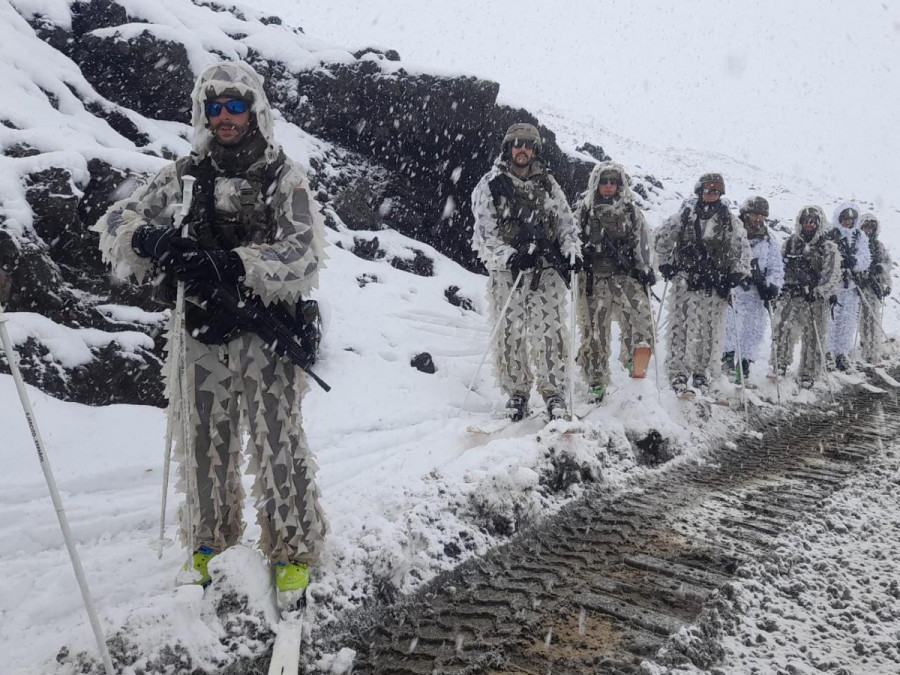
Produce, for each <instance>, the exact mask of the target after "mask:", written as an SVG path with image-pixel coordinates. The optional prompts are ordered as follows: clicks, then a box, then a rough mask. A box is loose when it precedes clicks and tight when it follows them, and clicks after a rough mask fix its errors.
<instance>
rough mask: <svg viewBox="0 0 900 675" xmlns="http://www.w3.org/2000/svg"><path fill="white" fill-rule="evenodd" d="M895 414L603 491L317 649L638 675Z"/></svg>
mask: <svg viewBox="0 0 900 675" xmlns="http://www.w3.org/2000/svg"><path fill="white" fill-rule="evenodd" d="M898 413H900V404H898V401H897V398H896V396H895V395H893V394H891V395H889V396H881V397H877V396H874V395H871V394H867V393H865V392H855V393H852V394H847V395H845V396H844V397H843V398H842V399H839V401H838V406H836V407H832V408H829V409H827V410H815V409H810V408H809V407H798V408H795V409H792V410H790V411H785V412H781V413H779V414H778V415H777V416H776V417H774V418H773V417H769V418H767V419H764V420H763V419H757V420H756V421H755V426H756V428H757V431H758V432H759V433H760V434H761V436H758V435H754V434H748V435H746V436H744V437H742V438H741V439H738V440H737V441H736V442H734V443H725V444H723V445H722V446H721V447H719V448H717V449H714V450H711V451H709V452H707V453H704V454H703V455H702V456H701V457H698V458H696V459H695V460H686V461H682V462H681V464H680V465H677V466H671V467H667V468H665V469H663V470H661V471H659V472H656V473H654V474H652V475H647V476H645V477H643V478H642V479H640V480H637V481H635V482H634V483H632V484H631V485H628V486H625V487H621V488H618V489H615V490H610V489H608V488H604V487H603V486H600V487H598V488H597V489H596V490H593V491H591V492H590V493H589V494H588V495H586V497H585V498H583V499H581V500H579V501H578V502H576V503H573V504H570V505H569V506H568V507H566V508H564V509H563V510H562V511H561V512H560V513H559V514H558V515H556V516H554V517H553V518H550V519H548V520H547V521H546V522H544V523H543V524H542V525H541V526H540V527H537V528H535V529H533V530H530V531H527V532H523V533H522V534H521V535H519V536H517V537H515V538H514V539H513V540H512V541H511V542H510V543H508V544H507V545H505V546H502V547H500V548H498V549H497V550H495V551H493V552H491V553H490V554H488V555H487V556H485V557H484V558H480V559H477V560H470V561H468V562H466V563H464V564H462V565H461V566H460V567H459V568H457V569H456V570H454V571H453V572H452V573H449V574H446V575H442V576H440V577H438V578H437V579H435V580H433V581H432V582H431V583H429V584H428V585H427V586H426V587H424V588H423V589H422V590H421V591H419V592H418V593H416V594H415V595H414V596H412V597H410V598H408V599H407V600H405V601H403V602H402V603H399V604H397V605H393V606H390V607H386V608H383V609H381V610H379V611H377V612H376V613H375V615H374V616H372V615H369V616H367V617H359V619H358V620H357V621H355V622H354V623H353V625H352V628H349V629H347V630H346V632H343V631H342V634H341V635H339V636H333V637H332V638H329V639H328V640H327V642H328V643H331V644H333V645H335V646H336V647H345V646H349V647H352V648H353V649H355V650H356V651H357V658H356V661H355V663H354V668H353V672H354V673H407V674H424V673H479V672H485V673H497V674H507V673H523V674H530V673H542V674H543V673H548V672H551V671H552V672H553V673H598V672H600V673H637V672H639V664H640V663H641V661H642V660H645V659H646V660H650V661H652V660H653V657H654V655H655V654H656V653H657V651H658V649H659V648H660V647H661V646H663V645H664V644H665V643H666V641H667V639H668V637H669V636H671V635H672V634H674V633H675V632H677V631H678V630H679V629H680V628H681V627H682V626H685V625H687V624H691V623H693V622H694V621H695V620H696V618H697V617H698V615H699V613H700V611H701V609H702V607H703V605H704V603H705V602H706V601H707V599H708V598H710V595H711V594H712V593H713V591H714V590H715V589H717V588H719V587H721V586H722V585H723V584H725V583H727V582H728V581H729V579H731V577H732V575H733V573H734V571H735V570H736V569H737V568H738V567H739V566H740V564H741V563H742V562H744V561H745V560H748V559H752V558H753V557H754V556H756V555H758V554H760V553H761V552H763V551H765V550H767V549H768V548H770V547H771V545H772V542H773V541H774V539H775V538H776V537H777V536H778V535H779V534H781V533H782V532H783V531H784V530H785V529H786V528H788V527H790V525H791V524H792V523H793V522H795V521H796V520H797V519H798V518H800V517H802V515H803V514H805V513H807V512H808V511H810V510H811V509H814V508H816V506H817V504H819V503H820V502H821V501H822V500H823V499H824V498H825V497H827V496H828V495H830V494H831V493H833V492H834V491H835V490H837V489H839V488H840V487H841V485H842V484H843V483H844V482H845V481H846V479H847V478H848V477H849V476H851V475H853V474H856V473H857V472H860V471H862V470H864V469H865V464H866V461H867V459H868V458H869V457H870V456H871V455H872V454H873V453H876V452H878V451H879V449H880V448H881V447H882V441H885V442H888V441H889V440H890V439H893V438H894V436H895V435H896V432H897V431H898V430H900V414H898ZM345 628H346V627H345Z"/></svg>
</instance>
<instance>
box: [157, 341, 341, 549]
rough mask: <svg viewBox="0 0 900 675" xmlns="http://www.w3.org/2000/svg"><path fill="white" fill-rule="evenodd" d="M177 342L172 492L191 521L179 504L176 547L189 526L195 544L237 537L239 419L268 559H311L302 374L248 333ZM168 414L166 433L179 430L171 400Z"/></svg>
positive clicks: (310, 482)
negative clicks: (181, 367)
mask: <svg viewBox="0 0 900 675" xmlns="http://www.w3.org/2000/svg"><path fill="white" fill-rule="evenodd" d="M186 339H187V342H186V350H187V363H188V368H187V379H188V383H187V386H188V391H189V392H191V394H190V401H189V405H190V409H191V424H190V427H191V431H192V437H191V438H190V439H189V444H188V447H189V448H191V450H192V451H191V452H189V453H185V452H184V451H183V448H181V447H180V444H179V443H176V453H177V457H178V459H179V467H178V488H179V489H180V490H181V491H182V492H184V493H185V494H186V495H187V497H186V498H187V499H190V501H191V504H192V510H193V522H188V517H187V513H188V510H187V506H186V504H182V506H181V508H180V509H179V523H180V527H181V532H180V534H181V539H182V542H184V543H185V545H187V543H188V541H189V539H188V531H187V528H189V527H190V528H191V529H192V532H193V541H194V546H195V548H199V547H200V546H208V547H209V548H211V549H212V550H214V551H222V550H224V549H226V548H228V547H229V546H233V545H234V544H236V543H237V542H238V541H239V539H240V537H241V533H242V532H243V530H244V522H243V518H242V511H243V502H244V489H243V487H242V485H241V465H242V463H243V457H242V452H241V446H242V431H244V429H243V428H242V427H241V425H240V422H241V420H242V419H243V420H244V421H245V422H246V431H247V432H249V440H248V443H247V449H248V453H249V456H250V466H249V470H250V472H251V473H252V474H253V475H254V476H255V481H254V484H253V491H252V495H253V498H254V500H255V506H256V510H257V522H258V523H259V525H260V527H261V528H262V535H261V538H260V548H261V549H262V551H263V553H264V554H266V556H267V557H268V558H269V560H270V561H271V562H273V563H275V562H285V563H287V562H304V563H309V564H311V563H314V562H315V561H316V560H317V559H318V557H319V554H320V553H321V550H322V546H323V543H324V539H325V534H326V532H327V529H328V526H327V524H326V521H325V515H324V513H323V511H322V508H321V506H320V503H319V502H320V494H319V489H318V487H317V486H316V483H315V472H316V469H317V466H316V463H315V461H314V460H313V457H312V455H311V453H310V450H309V446H308V445H307V442H306V435H305V434H304V432H303V428H302V427H301V423H302V417H301V411H300V399H301V396H302V395H303V393H304V391H305V390H306V384H305V382H304V380H303V378H302V376H299V375H298V371H297V368H296V367H295V366H294V365H293V364H292V363H291V362H290V361H289V360H287V359H284V358H281V357H275V356H273V355H271V353H270V352H269V351H268V350H266V349H265V348H264V347H263V343H262V341H261V340H260V339H259V338H258V337H257V336H256V335H254V334H251V333H245V334H244V335H242V336H240V337H237V338H235V339H234V340H232V341H230V342H228V343H226V344H224V345H204V344H202V343H200V342H197V341H196V340H194V339H193V338H192V337H190V336H187V338H186ZM170 344H171V343H170ZM175 384H176V387H175V390H176V391H177V390H178V387H177V382H176V383H175ZM170 385H171V383H168V385H167V386H168V387H169V389H170V390H171V386H170ZM174 410H175V411H176V412H175V417H176V419H175V424H176V425H177V426H175V429H177V430H180V428H181V426H180V425H181V422H180V410H181V405H180V402H179V401H178V400H176V401H175V405H174ZM180 435H181V434H179V433H177V432H176V434H175V436H176V438H179V437H180ZM188 471H190V472H191V473H190V476H189V475H188V473H187V472H188ZM189 477H190V480H188V478H189ZM188 486H190V494H187V492H188Z"/></svg>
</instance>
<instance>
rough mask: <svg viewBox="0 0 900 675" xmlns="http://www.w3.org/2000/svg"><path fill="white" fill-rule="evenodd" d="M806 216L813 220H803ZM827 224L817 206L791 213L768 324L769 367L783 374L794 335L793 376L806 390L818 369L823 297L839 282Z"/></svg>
mask: <svg viewBox="0 0 900 675" xmlns="http://www.w3.org/2000/svg"><path fill="white" fill-rule="evenodd" d="M810 219H815V221H816V223H817V224H816V225H815V226H813V225H811V224H808V222H807V221H809V220H810ZM804 228H806V229H805V231H804ZM827 229H828V221H827V220H825V212H824V211H823V210H822V209H821V208H820V207H818V206H806V207H804V208H803V209H801V211H800V213H799V214H797V220H796V222H795V225H794V234H792V235H791V236H790V237H788V239H787V240H786V241H785V242H784V245H783V246H782V248H781V253H782V257H783V258H784V286H783V287H782V290H781V296H780V297H779V298H778V302H777V307H776V312H775V326H774V327H773V329H772V337H773V339H772V363H773V364H774V367H775V372H777V373H778V374H779V375H785V374H786V373H787V369H788V367H789V366H790V365H791V362H792V361H793V359H794V347H795V345H796V344H797V340H798V339H799V340H800V365H799V367H798V369H797V379H798V380H799V382H800V386H801V387H804V388H807V389H808V388H810V387H812V385H813V382H814V381H815V380H816V379H817V378H818V377H819V376H820V375H821V373H822V367H823V365H824V364H823V363H822V360H823V358H824V353H823V350H824V340H825V329H826V326H827V325H828V317H829V306H830V303H829V298H831V297H832V296H833V295H834V294H835V293H836V292H837V287H838V284H839V283H840V281H841V263H840V253H838V250H837V246H836V245H835V243H834V242H832V241H830V240H829V239H828V237H826V236H825V232H826V230H827Z"/></svg>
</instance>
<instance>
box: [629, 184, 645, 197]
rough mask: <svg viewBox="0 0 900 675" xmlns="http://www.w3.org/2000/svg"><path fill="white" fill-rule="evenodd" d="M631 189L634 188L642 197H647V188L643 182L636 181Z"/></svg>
mask: <svg viewBox="0 0 900 675" xmlns="http://www.w3.org/2000/svg"><path fill="white" fill-rule="evenodd" d="M631 189H632V190H633V191H634V192H635V193H636V194H639V195H640V196H641V197H643V198H644V199H647V188H645V187H644V186H643V184H641V183H634V184H633V185H632V186H631Z"/></svg>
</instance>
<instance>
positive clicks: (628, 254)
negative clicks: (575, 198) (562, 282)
mask: <svg viewBox="0 0 900 675" xmlns="http://www.w3.org/2000/svg"><path fill="white" fill-rule="evenodd" d="M581 229H582V234H583V237H582V241H584V243H585V248H586V250H587V252H588V253H589V257H590V261H588V259H587V257H586V258H585V263H586V264H587V265H589V266H590V268H591V270H592V272H593V274H594V276H596V277H599V278H602V279H606V278H608V277H611V276H613V275H614V274H630V273H631V272H632V270H634V268H635V260H634V249H635V245H636V237H637V234H636V230H637V223H636V218H635V213H634V205H633V204H632V203H631V202H626V203H625V204H624V205H618V204H595V205H594V206H593V207H592V208H591V209H590V211H587V212H585V213H584V215H583V216H582V222H581Z"/></svg>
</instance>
